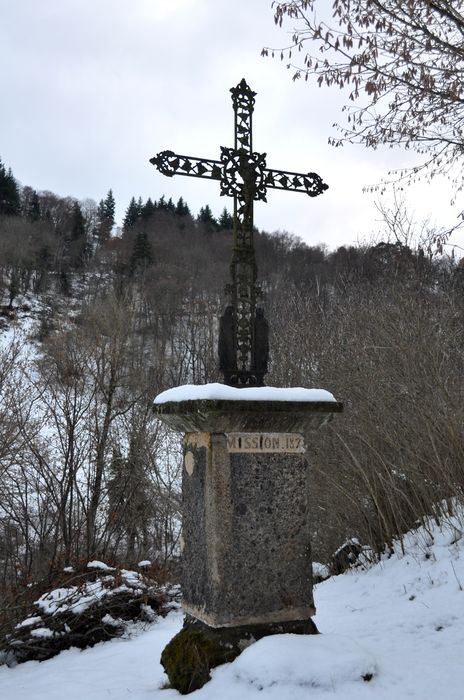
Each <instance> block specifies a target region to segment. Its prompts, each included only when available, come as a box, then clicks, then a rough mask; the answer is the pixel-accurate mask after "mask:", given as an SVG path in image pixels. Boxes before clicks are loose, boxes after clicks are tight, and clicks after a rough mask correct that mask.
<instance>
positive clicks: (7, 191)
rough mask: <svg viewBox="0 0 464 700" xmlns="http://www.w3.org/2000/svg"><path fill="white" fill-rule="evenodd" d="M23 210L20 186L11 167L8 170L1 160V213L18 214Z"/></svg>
mask: <svg viewBox="0 0 464 700" xmlns="http://www.w3.org/2000/svg"><path fill="white" fill-rule="evenodd" d="M20 212H21V201H20V197H19V187H18V183H17V182H16V180H15V178H14V176H13V173H12V171H11V168H9V170H7V169H6V168H5V166H4V165H3V163H2V161H1V160H0V215H1V214H4V215H5V216H18V215H19V214H20Z"/></svg>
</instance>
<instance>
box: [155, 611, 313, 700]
mask: <svg viewBox="0 0 464 700" xmlns="http://www.w3.org/2000/svg"><path fill="white" fill-rule="evenodd" d="M272 634H318V629H317V627H316V625H315V624H314V622H313V621H312V620H311V618H308V619H306V620H291V621H286V622H285V621H284V622H278V623H268V624H257V625H244V626H240V627H214V628H213V627H209V625H205V624H204V623H202V622H200V621H199V620H196V619H195V618H193V617H190V616H189V615H187V616H186V618H185V621H184V626H183V628H182V630H181V631H180V632H179V633H178V634H176V636H175V637H173V639H171V641H170V642H169V643H168V644H167V645H166V647H165V648H164V650H163V653H162V654H161V664H162V666H163V668H164V670H165V671H166V673H167V676H168V678H169V682H170V684H171V687H172V688H175V689H176V690H178V691H179V692H180V693H182V694H183V695H186V694H188V693H191V692H193V691H194V690H198V688H201V687H202V686H203V685H204V684H205V683H207V682H208V681H209V680H210V678H211V676H210V670H211V669H212V668H215V667H216V666H220V665H221V664H224V663H229V662H231V661H233V660H234V659H235V658H236V657H237V656H238V655H239V654H240V653H241V652H242V651H243V650H244V649H246V647H248V646H250V644H253V642H256V641H258V639H261V638H262V637H267V636H269V635H272Z"/></svg>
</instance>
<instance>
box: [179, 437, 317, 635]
mask: <svg viewBox="0 0 464 700" xmlns="http://www.w3.org/2000/svg"><path fill="white" fill-rule="evenodd" d="M185 454H186V462H185V469H184V475H183V485H182V493H183V504H184V516H183V538H184V550H183V553H182V556H183V604H184V609H185V610H186V612H188V613H189V614H191V615H193V616H194V617H196V618H198V619H199V620H202V621H203V622H205V623H206V624H208V625H210V626H213V627H226V626H240V625H252V624H260V623H268V622H282V621H289V620H301V619H303V618H306V617H310V616H311V615H312V614H313V613H314V605H313V599H312V593H311V552H310V527H309V525H310V524H309V514H308V512H307V505H306V504H307V490H308V487H309V484H308V465H307V462H306V459H305V457H304V455H300V454H260V453H230V452H229V451H228V449H227V438H226V435H224V434H212V435H210V440H209V443H206V444H205V440H204V438H203V437H202V439H201V440H200V441H199V440H198V433H193V434H192V433H190V434H187V435H186V437H185ZM192 462H193V464H194V467H193V469H192V466H191V465H192Z"/></svg>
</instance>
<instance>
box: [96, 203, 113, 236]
mask: <svg viewBox="0 0 464 700" xmlns="http://www.w3.org/2000/svg"><path fill="white" fill-rule="evenodd" d="M115 208H116V202H115V200H114V196H113V191H112V190H108V194H107V195H106V197H105V199H102V200H101V201H100V203H99V205H98V209H97V227H96V231H95V233H96V235H97V237H98V238H99V240H100V242H101V243H103V242H104V241H107V240H108V239H109V238H110V236H111V231H112V229H113V226H114V213H115Z"/></svg>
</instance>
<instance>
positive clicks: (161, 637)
mask: <svg viewBox="0 0 464 700" xmlns="http://www.w3.org/2000/svg"><path fill="white" fill-rule="evenodd" d="M461 522H462V520H461ZM461 529H462V526H461V525H460V524H459V522H458V521H457V520H454V521H453V520H451V521H450V522H449V523H448V524H447V525H446V526H442V527H441V528H439V527H437V526H436V524H434V523H432V522H430V523H429V526H428V527H427V529H424V528H421V529H420V530H418V531H416V532H413V533H411V534H409V535H408V536H407V537H406V538H405V541H404V548H405V553H404V554H403V553H402V552H401V548H400V546H398V547H397V548H396V551H395V553H394V554H393V556H391V557H390V558H385V559H384V561H382V562H380V563H379V564H377V565H375V566H373V567H372V568H370V569H368V570H367V571H361V570H357V571H354V572H349V573H347V574H343V575H341V576H337V577H334V578H331V579H329V580H327V581H325V582H323V583H321V584H319V585H318V586H317V587H316V589H315V598H316V605H317V608H318V611H317V616H316V622H317V625H318V627H319V630H320V631H321V632H322V634H321V635H320V636H311V637H299V636H296V635H276V636H274V637H268V638H266V639H263V640H261V641H259V642H257V643H256V644H254V645H252V646H250V647H249V648H248V649H246V650H245V651H244V652H243V653H242V654H241V656H239V657H238V658H237V659H236V660H235V661H234V662H233V663H232V664H226V665H224V666H222V667H219V668H217V669H215V670H214V671H213V673H212V680H211V681H210V683H208V684H207V685H206V686H204V687H203V688H202V689H201V690H199V691H196V692H195V693H193V694H192V697H198V698H201V699H202V700H252V699H256V700H258V699H263V698H265V699H268V698H272V699H275V700H303V699H304V700H321V699H325V700H327V698H331V697H336V698H339V700H364V698H368V699H370V698H372V699H373V700H374V699H375V700H403V699H404V700H406V699H407V700H410V699H417V700H436V699H437V698H440V699H443V700H462V698H464V590H463V589H464V535H463V533H462V532H461ZM181 624H182V614H181V612H173V613H171V614H170V615H168V617H167V618H165V619H159V621H157V622H155V623H154V624H152V625H151V626H150V627H149V628H148V630H147V631H145V632H142V633H140V634H138V635H137V636H134V637H132V638H131V639H116V640H113V641H111V642H105V643H102V644H99V645H97V646H96V647H94V648H93V649H87V650H85V651H77V650H75V649H70V650H68V651H65V652H62V653H61V654H60V655H59V656H57V657H55V658H53V659H50V660H48V661H44V662H42V663H38V662H28V663H25V664H21V665H19V666H16V667H15V668H7V667H5V666H4V667H2V668H0V697H1V698H2V700H62V699H63V698H66V700H81V699H82V698H85V700H107V699H109V698H110V699H111V700H170V699H171V698H174V697H179V694H178V693H177V691H174V690H163V689H162V688H161V686H162V685H163V684H164V683H165V682H166V676H165V675H164V674H163V670H162V668H161V666H160V664H159V657H160V653H161V651H162V649H163V647H164V646H165V644H166V643H167V642H168V641H169V639H170V638H171V637H172V636H173V635H174V634H175V633H176V632H177V631H178V630H179V629H180V626H181ZM368 674H373V678H372V680H370V681H368V682H366V681H364V680H363V679H362V676H365V675H368Z"/></svg>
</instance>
